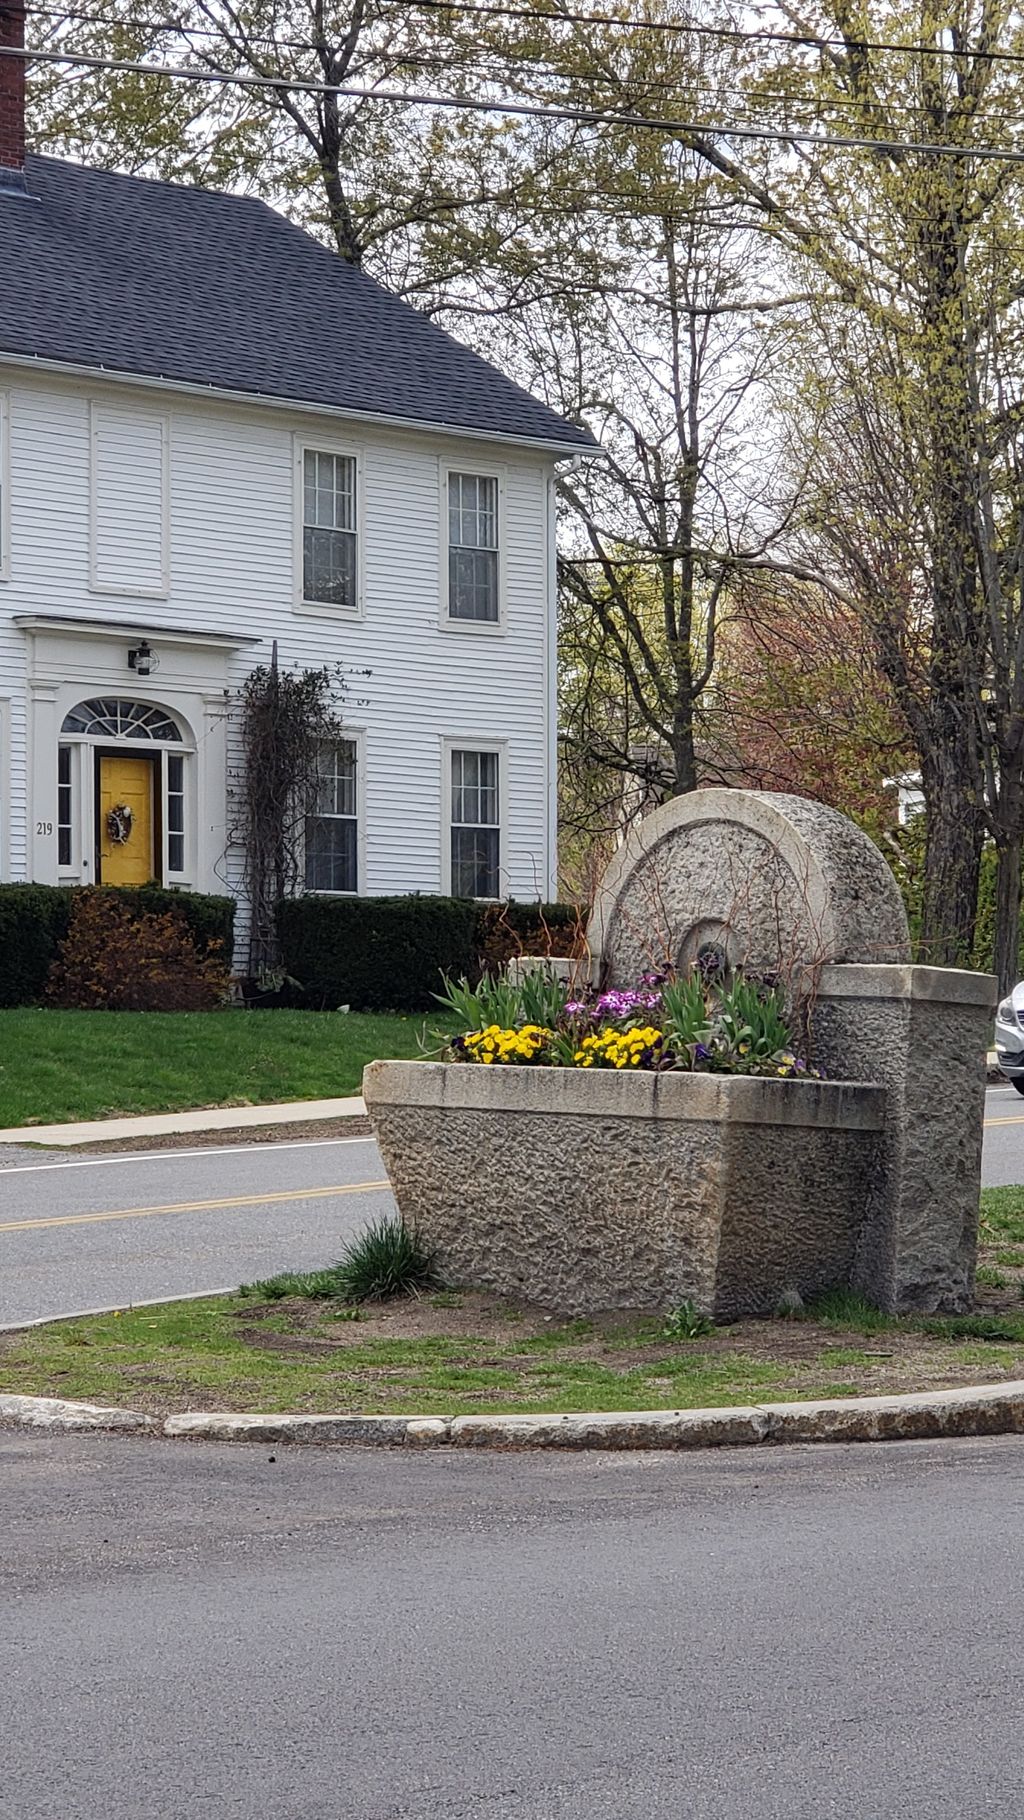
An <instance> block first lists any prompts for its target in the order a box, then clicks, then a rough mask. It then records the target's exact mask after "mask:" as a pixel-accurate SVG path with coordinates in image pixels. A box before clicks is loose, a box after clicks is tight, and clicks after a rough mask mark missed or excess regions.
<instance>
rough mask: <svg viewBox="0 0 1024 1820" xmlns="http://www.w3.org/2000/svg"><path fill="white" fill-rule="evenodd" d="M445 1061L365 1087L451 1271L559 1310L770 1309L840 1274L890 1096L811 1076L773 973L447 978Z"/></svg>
mask: <svg viewBox="0 0 1024 1820" xmlns="http://www.w3.org/2000/svg"><path fill="white" fill-rule="evenodd" d="M446 1008H447V1009H448V1011H449V1012H450V1014H451V1016H452V1018H453V1020H454V1021H456V1022H457V1023H461V1026H462V1028H461V1029H459V1030H457V1033H456V1035H455V1037H454V1038H453V1040H452V1043H451V1046H450V1048H449V1049H448V1050H447V1052H446V1055H447V1059H446V1060H444V1061H442V1062H374V1063H372V1064H371V1065H370V1067H369V1068H368V1069H367V1070H366V1074H365V1076H364V1083H363V1092H364V1096H365V1099H366V1106H367V1111H368V1112H369V1114H370V1118H371V1120H372V1122H373V1126H374V1130H375V1133H376V1135H377V1140H378V1143H379V1145H380V1149H381V1152H382V1155H383V1157H384V1161H385V1164H386V1166H387V1170H388V1174H389V1176H390V1177H391V1181H392V1185H393V1187H394V1190H395V1195H396V1199H397V1201H398V1205H399V1209H400V1211H401V1214H402V1217H403V1219H404V1220H405V1222H406V1223H407V1224H408V1225H409V1226H410V1227H412V1228H414V1229H415V1231H416V1232H417V1234H418V1235H419V1237H420V1238H421V1239H422V1241H423V1242H424V1244H425V1245H426V1246H427V1247H428V1248H429V1249H430V1250H431V1251H432V1252H434V1254H435V1255H436V1260H437V1264H438V1266H439V1268H440V1270H441V1271H442V1273H443V1274H444V1276H445V1277H446V1278H447V1279H448V1280H449V1281H451V1282H455V1283H466V1284H472V1285H474V1286H475V1287H478V1288H482V1289H487V1290H491V1291H494V1292H496V1293H498V1294H503V1295H521V1296H523V1297H525V1298H527V1299H529V1300H530V1301H532V1302H534V1303H536V1304H537V1305H538V1306H540V1307H549V1308H556V1309H559V1310H561V1311H567V1312H570V1313H580V1314H583V1313H591V1312H594V1311H596V1310H600V1309H612V1308H633V1309H637V1308H639V1309H662V1308H670V1307H673V1306H675V1305H677V1304H678V1303H680V1302H682V1301H687V1302H691V1303H692V1304H693V1305H694V1306H695V1307H696V1308H697V1309H700V1310H702V1311H704V1312H706V1313H708V1314H711V1315H714V1316H715V1317H716V1318H719V1319H735V1318H737V1317H739V1316H741V1315H755V1314H766V1313H771V1312H772V1311H773V1310H774V1309H775V1308H776V1307H777V1306H778V1304H779V1302H780V1300H781V1299H783V1298H785V1297H786V1296H787V1294H790V1293H793V1292H795V1293H796V1294H798V1295H800V1296H801V1297H802V1298H804V1299H805V1300H806V1299H809V1298H812V1297H815V1296H820V1295H822V1294H824V1293H825V1292H826V1291H828V1290H830V1289H833V1288H837V1287H840V1286H843V1285H846V1284H849V1283H850V1282H851V1281H852V1280H853V1276H854V1271H855V1263H856V1254H857V1244H858V1238H859V1235H860V1229H861V1223H862V1220H863V1217H864V1209H865V1207H866V1205H867V1204H868V1202H869V1199H870V1187H871V1183H872V1180H873V1176H874V1173H875V1172H876V1171H877V1168H878V1158H879V1134H880V1131H881V1128H882V1125H883V1119H884V1100H885V1095H884V1092H883V1091H882V1089H881V1088H877V1087H873V1086H865V1085H851V1084H850V1083H842V1082H834V1081H823V1080H820V1079H816V1078H813V1077H812V1073H811V1070H810V1069H809V1068H808V1067H807V1065H806V1063H805V1062H804V1060H803V1058H802V1057H800V1056H799V1055H798V1054H797V1052H796V1050H795V1049H794V1047H793V1044H792V1041H791V1035H790V1031H789V1028H788V1026H787V1024H786V1020H785V1017H784V1014H783V1009H782V1005H781V1002H780V1000H779V998H778V996H777V994H776V993H775V991H774V990H772V989H771V988H770V987H768V986H766V985H764V984H763V983H760V982H758V981H757V980H753V979H745V978H743V977H742V976H737V977H733V978H732V979H726V978H725V977H724V974H722V973H719V972H718V971H716V969H715V968H714V967H713V966H712V967H709V966H708V965H704V966H698V967H695V968H694V969H693V970H692V971H691V972H689V973H688V974H686V975H684V976H681V977H679V978H666V977H661V976H653V975H648V976H646V977H645V978H644V979H643V980H641V982H640V984H639V985H638V986H637V988H636V989H634V990H630V991H625V992H617V993H606V994H603V995H600V996H598V995H592V994H589V993H586V994H578V995H576V996H573V993H572V991H571V990H570V988H569V987H568V986H567V985H565V984H564V983H563V982H561V981H559V980H557V979H555V978H553V977H552V976H550V975H548V974H545V973H543V972H538V973H536V974H532V975H529V974H528V975H526V976H525V977H524V978H522V979H521V980H519V981H511V980H508V979H502V980H496V981H485V982H484V984H483V986H481V987H480V988H478V989H477V990H476V991H475V992H473V991H471V990H470V989H469V988H468V987H466V986H465V985H461V986H457V987H451V986H450V987H449V989H448V993H447V998H446Z"/></svg>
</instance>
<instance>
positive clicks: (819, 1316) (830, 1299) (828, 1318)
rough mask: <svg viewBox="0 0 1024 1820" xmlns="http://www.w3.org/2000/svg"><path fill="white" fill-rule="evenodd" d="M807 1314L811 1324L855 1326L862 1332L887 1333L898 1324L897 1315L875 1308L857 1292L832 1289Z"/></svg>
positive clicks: (811, 1305) (810, 1307)
mask: <svg viewBox="0 0 1024 1820" xmlns="http://www.w3.org/2000/svg"><path fill="white" fill-rule="evenodd" d="M807 1312H808V1315H809V1316H810V1319H811V1320H812V1321H820V1322H821V1323H822V1325H823V1326H825V1327H852V1328H855V1329H856V1330H857V1331H858V1332H860V1333H884V1332H885V1331H886V1330H887V1329H888V1328H891V1327H895V1326H896V1325H897V1322H896V1317H895V1316H894V1315H891V1314H885V1313H883V1311H882V1309H881V1308H875V1307H874V1306H873V1304H872V1303H871V1302H866V1301H865V1299H864V1297H863V1296H862V1295H858V1294H857V1292H856V1290H854V1289H830V1290H828V1292H827V1293H826V1294H825V1295H823V1296H820V1297H819V1298H818V1300H817V1301H816V1302H812V1303H811V1304H810V1305H809V1307H808V1310H807Z"/></svg>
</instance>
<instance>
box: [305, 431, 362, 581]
mask: <svg viewBox="0 0 1024 1820" xmlns="http://www.w3.org/2000/svg"><path fill="white" fill-rule="evenodd" d="M356 546H357V533H356V462H355V457H354V456H353V455H334V454H330V453H329V452H327V451H326V450H324V449H304V450H303V452H302V598H303V600H304V601H308V602H310V603H311V604H313V605H316V606H323V607H351V608H354V607H356V606H357V605H358V594H357V585H358V574H357V568H358V552H357V547H356Z"/></svg>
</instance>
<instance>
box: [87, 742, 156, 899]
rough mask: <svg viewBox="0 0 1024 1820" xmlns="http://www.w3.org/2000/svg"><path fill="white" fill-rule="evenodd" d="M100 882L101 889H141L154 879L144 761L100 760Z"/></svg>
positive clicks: (149, 770) (148, 769)
mask: <svg viewBox="0 0 1024 1820" xmlns="http://www.w3.org/2000/svg"><path fill="white" fill-rule="evenodd" d="M99 767H100V829H99V833H100V878H101V881H102V883H103V884H104V885H144V884H145V883H146V882H147V880H148V879H151V878H154V877H155V876H156V868H155V865H154V853H153V830H154V816H153V776H154V766H153V762H152V760H151V759H148V758H101V759H100V760H99Z"/></svg>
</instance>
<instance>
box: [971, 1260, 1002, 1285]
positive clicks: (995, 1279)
mask: <svg viewBox="0 0 1024 1820" xmlns="http://www.w3.org/2000/svg"><path fill="white" fill-rule="evenodd" d="M975 1281H976V1282H978V1283H980V1284H981V1287H982V1288H983V1289H1008V1288H1009V1287H1010V1279H1009V1277H1008V1276H1007V1274H1006V1272H1005V1270H997V1269H996V1267H995V1265H994V1264H979V1265H978V1268H977V1271H976V1273H975Z"/></svg>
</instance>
